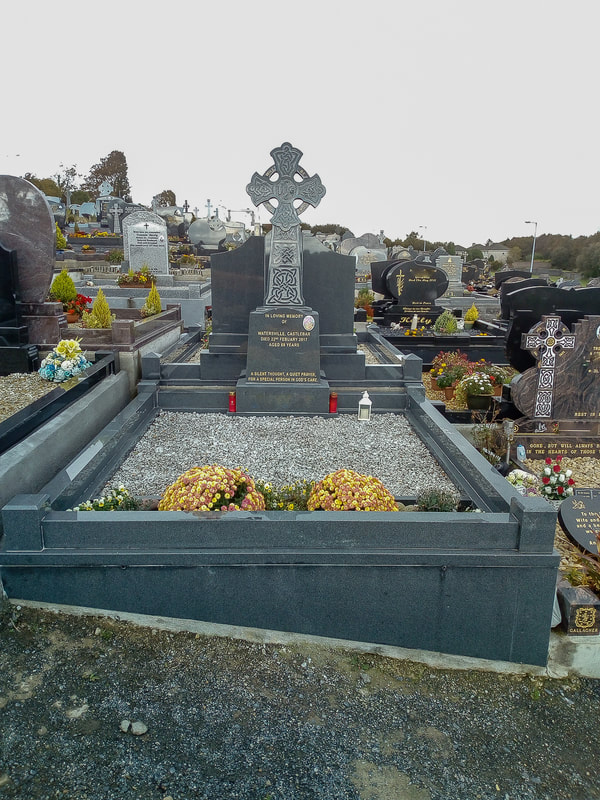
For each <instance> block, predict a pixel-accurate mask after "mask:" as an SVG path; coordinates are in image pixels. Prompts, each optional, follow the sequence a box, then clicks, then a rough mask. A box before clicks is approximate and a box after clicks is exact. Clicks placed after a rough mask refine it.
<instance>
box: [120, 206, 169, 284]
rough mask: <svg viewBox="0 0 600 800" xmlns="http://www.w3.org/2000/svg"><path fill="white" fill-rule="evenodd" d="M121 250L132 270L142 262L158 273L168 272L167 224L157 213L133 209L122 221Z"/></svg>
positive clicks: (165, 273) (164, 273)
mask: <svg viewBox="0 0 600 800" xmlns="http://www.w3.org/2000/svg"><path fill="white" fill-rule="evenodd" d="M122 227H123V252H124V256H125V259H126V263H127V265H128V266H129V267H130V268H131V269H132V270H134V272H135V271H136V270H138V269H141V268H142V266H143V265H144V264H147V265H148V267H149V268H150V269H151V270H152V272H155V273H157V274H160V275H167V274H168V272H169V240H168V237H167V226H166V225H165V222H164V220H163V219H161V217H159V216H158V214H154V213H153V212H151V211H134V212H133V213H132V214H128V215H127V216H126V217H125V219H124V220H123V223H122Z"/></svg>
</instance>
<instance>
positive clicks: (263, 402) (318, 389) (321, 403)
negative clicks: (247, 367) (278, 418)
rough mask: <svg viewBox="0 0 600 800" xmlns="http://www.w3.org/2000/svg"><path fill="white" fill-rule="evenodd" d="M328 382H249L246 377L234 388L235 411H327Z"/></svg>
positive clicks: (249, 412)
mask: <svg viewBox="0 0 600 800" xmlns="http://www.w3.org/2000/svg"><path fill="white" fill-rule="evenodd" d="M329 391H330V390H329V383H328V381H326V380H324V379H323V378H320V379H319V380H318V381H317V382H316V383H310V384H308V383H305V384H302V383H259V382H256V381H253V382H252V383H249V382H248V380H247V379H246V378H245V377H242V378H240V379H239V380H238V382H237V384H236V388H235V394H236V411H237V413H238V414H328V413H329Z"/></svg>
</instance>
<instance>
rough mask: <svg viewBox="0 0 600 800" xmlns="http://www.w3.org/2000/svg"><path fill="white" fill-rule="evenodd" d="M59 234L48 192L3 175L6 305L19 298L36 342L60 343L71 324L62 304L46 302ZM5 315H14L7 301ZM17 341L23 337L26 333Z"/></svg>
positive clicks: (0, 233)
mask: <svg viewBox="0 0 600 800" xmlns="http://www.w3.org/2000/svg"><path fill="white" fill-rule="evenodd" d="M55 238H56V226H55V223H54V219H53V217H52V214H51V212H50V208H49V207H48V204H47V202H46V200H45V197H44V195H43V194H42V192H40V190H39V189H37V187H35V186H34V185H33V184H31V183H29V181H26V180H24V179H23V178H17V177H14V176H12V175H0V244H1V245H2V247H3V248H4V251H5V254H4V256H3V261H4V264H3V267H2V270H3V272H4V288H3V295H4V303H7V302H8V305H9V306H10V305H12V304H13V302H14V309H15V312H16V314H15V321H16V325H17V328H19V327H20V326H25V328H26V330H27V340H28V343H29V344H30V345H32V344H33V345H43V344H52V345H54V344H56V342H57V341H58V340H59V339H60V338H61V333H62V332H63V331H66V327H67V323H66V318H65V316H64V314H63V313H62V305H61V304H60V303H47V302H45V300H46V297H47V296H48V290H49V289H50V284H51V282H52V276H53V273H54V254H55ZM6 251H8V252H9V253H12V255H10V254H9V255H6ZM15 265H16V266H15ZM9 272H10V273H11V278H10V280H9V279H7V273H9ZM15 274H16V279H15ZM11 296H12V298H13V299H11ZM4 316H5V321H7V320H8V319H9V318H12V317H11V315H10V313H9V311H8V306H7V305H5V314H4ZM15 335H16V334H15ZM17 340H18V341H22V334H19V335H18V336H17Z"/></svg>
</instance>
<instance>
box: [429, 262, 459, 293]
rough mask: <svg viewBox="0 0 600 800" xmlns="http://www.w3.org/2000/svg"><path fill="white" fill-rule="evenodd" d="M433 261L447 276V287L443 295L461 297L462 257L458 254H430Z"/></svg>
mask: <svg viewBox="0 0 600 800" xmlns="http://www.w3.org/2000/svg"><path fill="white" fill-rule="evenodd" d="M431 260H432V261H433V263H434V264H435V265H436V267H437V268H438V269H441V270H443V271H444V272H445V273H446V276H447V278H448V288H447V289H446V291H445V292H444V294H443V295H442V296H443V297H462V296H463V284H462V258H461V257H460V256H449V255H448V254H447V253H444V255H438V256H437V257H436V256H435V253H434V254H433V256H432V259H431Z"/></svg>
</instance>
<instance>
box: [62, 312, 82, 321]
mask: <svg viewBox="0 0 600 800" xmlns="http://www.w3.org/2000/svg"><path fill="white" fill-rule="evenodd" d="M65 314H66V315H67V322H79V320H80V319H81V314H79V313H78V312H77V311H65Z"/></svg>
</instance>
